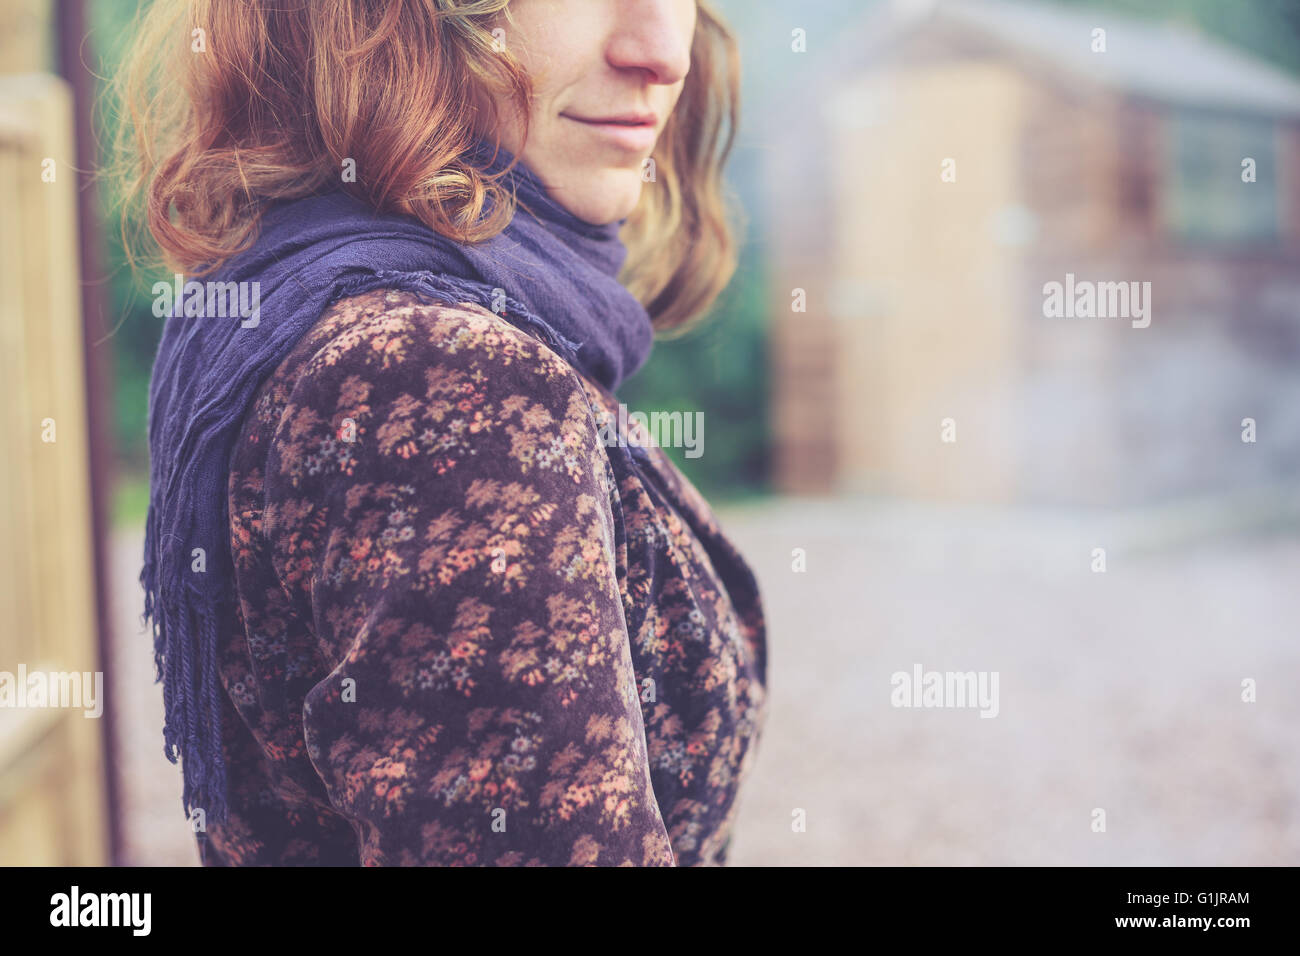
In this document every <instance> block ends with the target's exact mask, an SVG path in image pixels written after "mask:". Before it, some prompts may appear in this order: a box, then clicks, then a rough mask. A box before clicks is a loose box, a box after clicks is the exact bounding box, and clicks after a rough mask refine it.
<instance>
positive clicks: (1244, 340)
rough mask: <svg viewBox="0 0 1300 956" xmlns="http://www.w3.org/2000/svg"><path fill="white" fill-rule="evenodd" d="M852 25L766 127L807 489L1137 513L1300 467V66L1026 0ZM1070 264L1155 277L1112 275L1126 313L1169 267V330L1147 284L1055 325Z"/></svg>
mask: <svg viewBox="0 0 1300 956" xmlns="http://www.w3.org/2000/svg"><path fill="white" fill-rule="evenodd" d="M841 41H842V43H841V45H840V46H839V47H838V48H837V50H836V52H835V53H834V55H833V56H830V55H828V54H825V53H823V54H820V55H821V56H824V57H826V63H825V69H823V70H822V71H821V74H820V77H821V78H820V79H819V80H818V81H817V83H816V85H815V88H814V89H811V90H809V89H806V88H805V89H802V90H800V91H799V95H798V102H792V103H791V104H790V106H789V108H788V109H786V110H783V111H778V112H776V113H774V114H773V116H772V118H771V123H772V126H771V128H770V129H769V130H768V131H767V139H768V141H769V142H770V143H771V153H770V157H771V159H770V163H769V167H768V175H769V177H770V178H769V181H768V183H767V186H766V190H765V192H766V194H767V195H768V196H769V197H771V199H770V201H771V203H772V208H771V209H770V210H768V211H767V212H768V215H769V217H770V222H771V233H772V235H771V250H772V257H771V265H772V273H771V274H772V282H773V290H772V301H773V302H775V303H776V305H775V313H774V316H773V335H772V345H773V350H772V356H773V358H772V361H773V390H774V406H775V407H774V409H773V412H774V414H773V421H774V429H775V432H776V434H775V441H776V476H777V482H778V485H779V487H780V488H781V489H782V490H786V491H793V492H804V493H807V492H828V491H866V492H872V493H880V494H886V495H899V496H909V497H913V496H914V497H923V498H945V499H968V500H980V501H1013V500H1018V501H1033V502H1045V503H1046V502H1050V503H1074V504H1089V503H1109V504H1116V503H1134V502H1138V501H1143V500H1151V499H1156V498H1162V497H1168V496H1175V495H1184V494H1205V493H1210V494H1212V493H1216V492H1219V491H1225V490H1229V489H1242V488H1250V487H1254V486H1266V485H1276V484H1278V483H1281V482H1286V481H1290V480H1294V479H1295V478H1296V477H1297V476H1300V82H1297V81H1296V80H1295V79H1293V78H1292V77H1290V76H1289V75H1287V74H1286V73H1284V72H1282V71H1280V70H1278V69H1277V68H1274V67H1272V66H1270V65H1268V64H1266V63H1264V62H1262V61H1260V60H1258V59H1257V58H1253V57H1252V56H1250V55H1247V54H1245V53H1242V52H1239V51H1237V50H1235V49H1233V48H1230V47H1228V46H1226V45H1224V44H1222V43H1219V42H1216V41H1215V40H1213V39H1211V38H1207V37H1205V36H1201V35H1198V34H1196V33H1194V32H1192V31H1190V30H1189V29H1188V28H1186V27H1181V26H1174V25H1165V24H1155V23H1144V22H1138V21H1134V20H1131V19H1127V18H1124V17H1120V16H1118V15H1115V14H1113V13H1111V12H1109V11H1102V10H1093V9H1087V8H1079V7H1063V6H1049V5H1044V4H1040V3H1025V2H1010V0H947V2H945V0H937V2H925V0H913V2H895V3H882V4H881V5H880V6H879V7H878V8H876V9H874V10H873V11H872V12H870V13H869V14H867V15H866V16H864V18H863V19H861V20H860V21H859V22H857V23H852V24H846V25H845V34H844V36H843V37H842V38H841ZM808 55H810V56H811V55H812V54H808ZM1068 277H1073V278H1072V279H1071V278H1068ZM1052 282H1058V283H1061V284H1062V286H1063V287H1064V286H1066V284H1067V283H1068V282H1074V283H1079V284H1081V283H1118V282H1123V283H1137V286H1135V287H1132V286H1127V285H1126V286H1125V287H1124V288H1123V289H1120V288H1119V287H1117V286H1110V287H1101V291H1102V293H1103V294H1102V296H1101V297H1100V300H1099V302H1102V303H1104V302H1106V301H1109V302H1110V305H1111V311H1112V312H1113V311H1116V310H1117V307H1119V308H1120V309H1122V307H1123V305H1124V303H1123V302H1122V301H1121V300H1122V298H1123V296H1122V293H1123V292H1128V291H1132V292H1137V293H1138V294H1141V290H1142V289H1143V288H1144V286H1143V283H1150V286H1149V289H1150V299H1149V302H1147V303H1146V304H1147V305H1148V306H1149V313H1148V315H1147V319H1148V320H1149V325H1146V326H1145V327H1141V323H1142V322H1143V321H1144V320H1143V319H1142V318H1141V317H1139V316H1138V315H1137V311H1138V307H1139V301H1138V300H1136V299H1135V300H1133V301H1130V302H1129V303H1128V308H1129V312H1130V313H1131V314H1132V315H1133V318H1132V319H1131V320H1130V318H1128V317H1125V315H1121V316H1118V317H1102V316H1101V315H1097V316H1096V317H1088V318H1078V317H1071V318H1065V317H1048V316H1047V315H1045V304H1046V303H1047V294H1046V292H1045V289H1046V288H1047V284H1048V283H1052ZM796 289H801V290H803V291H804V293H805V294H806V300H807V304H806V311H802V312H800V311H795V310H794V308H793V306H794V305H797V301H798V300H797V294H796V293H794V291H793V290H796ZM1080 304H1081V305H1086V304H1085V303H1080ZM1097 311H1098V312H1099V313H1103V312H1105V311H1106V310H1105V308H1104V307H1099V308H1098V310H1097ZM1244 419H1252V420H1253V421H1254V423H1255V425H1254V427H1255V429H1256V436H1255V437H1256V439H1257V440H1256V441H1255V442H1253V443H1252V442H1243V440H1242V436H1243V424H1242V422H1243V420H1244ZM945 420H950V421H949V422H947V425H948V426H949V428H948V434H947V437H949V438H951V437H953V435H954V434H955V438H956V441H944V440H942V439H943V438H944V437H945V436H944V433H943V426H944V423H945Z"/></svg>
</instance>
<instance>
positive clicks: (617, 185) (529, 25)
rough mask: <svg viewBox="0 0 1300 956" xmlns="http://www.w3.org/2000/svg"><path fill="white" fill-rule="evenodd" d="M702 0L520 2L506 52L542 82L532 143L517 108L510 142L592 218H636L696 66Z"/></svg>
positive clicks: (505, 135)
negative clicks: (650, 164) (645, 171)
mask: <svg viewBox="0 0 1300 956" xmlns="http://www.w3.org/2000/svg"><path fill="white" fill-rule="evenodd" d="M695 3H696V0H512V2H511V3H510V8H509V9H510V14H511V16H512V18H513V19H514V26H513V27H511V25H510V24H508V23H502V27H503V28H504V29H505V31H506V34H505V37H504V40H505V46H506V49H507V50H509V51H510V53H511V54H513V55H514V57H515V58H516V59H517V60H518V61H519V62H520V64H521V65H522V66H523V68H524V69H525V70H526V71H527V72H528V75H529V77H530V78H531V79H532V82H533V90H534V96H533V101H532V104H531V107H532V108H531V112H530V116H529V127H528V138H527V142H526V143H523V144H521V142H520V141H521V139H522V138H523V130H522V125H521V124H520V123H519V122H518V119H517V117H514V116H513V114H512V111H511V110H510V109H509V107H508V106H505V107H504V108H503V109H502V118H503V122H504V123H505V129H504V130H503V131H502V137H501V141H502V145H504V146H505V147H506V148H507V149H509V150H510V151H511V152H512V153H514V154H515V155H516V156H518V157H519V158H520V159H521V160H522V161H523V162H524V163H526V164H527V165H528V167H529V168H530V169H532V171H533V172H535V173H536V174H537V175H538V177H540V179H541V180H542V182H543V183H545V184H546V187H547V188H548V189H549V190H550V192H551V196H552V197H553V198H554V199H555V200H556V201H557V202H558V203H560V205H562V206H563V207H564V208H565V209H567V210H568V211H569V212H571V213H573V214H574V215H575V216H577V217H578V218H579V219H582V220H584V221H586V222H589V223H593V224H598V225H599V224H604V223H610V222H616V221H617V220H619V219H623V218H625V217H626V216H628V215H630V214H631V212H632V210H633V209H634V208H635V206H636V203H637V199H638V197H639V196H640V195H641V186H642V183H643V180H642V168H643V165H644V160H645V159H646V157H648V156H650V154H651V152H652V150H653V149H654V145H655V141H656V140H657V139H658V138H659V133H660V132H661V131H662V130H663V128H664V124H665V123H666V122H667V121H668V116H669V114H670V113H671V112H672V109H673V107H674V106H675V105H676V104H677V98H678V96H680V95H681V92H682V84H683V83H684V82H685V78H686V73H687V71H688V70H689V69H690V65H691V39H692V37H693V36H694V34H695Z"/></svg>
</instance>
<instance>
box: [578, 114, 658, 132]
mask: <svg viewBox="0 0 1300 956" xmlns="http://www.w3.org/2000/svg"><path fill="white" fill-rule="evenodd" d="M561 115H562V116H567V117H568V118H569V119H572V120H577V121H578V122H579V123H592V124H595V125H598V126H603V125H615V126H649V127H651V128H652V129H653V128H655V127H657V126H658V125H659V117H657V116H655V114H654V113H619V114H618V115H616V116H578V115H576V114H574V113H562V114H561Z"/></svg>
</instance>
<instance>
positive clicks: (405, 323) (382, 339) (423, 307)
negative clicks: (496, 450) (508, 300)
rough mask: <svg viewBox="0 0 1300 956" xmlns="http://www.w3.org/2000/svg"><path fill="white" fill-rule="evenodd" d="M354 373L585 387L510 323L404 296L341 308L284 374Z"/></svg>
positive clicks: (470, 307)
mask: <svg viewBox="0 0 1300 956" xmlns="http://www.w3.org/2000/svg"><path fill="white" fill-rule="evenodd" d="M352 366H356V367H358V368H366V369H369V370H371V371H372V372H383V373H399V372H400V371H401V370H403V369H404V368H407V367H413V368H418V369H420V370H421V371H425V372H427V371H429V370H432V369H439V368H444V369H451V368H469V367H472V368H474V369H476V370H478V371H480V372H482V373H484V374H486V373H488V372H491V371H495V372H496V373H497V377H498V379H501V378H502V377H504V378H505V379H507V380H509V381H514V382H516V383H518V382H519V381H522V380H527V379H529V378H536V379H537V380H538V382H537V384H541V383H543V382H558V383H560V384H562V385H565V386H569V387H573V386H575V385H576V384H577V381H576V379H577V373H576V371H575V370H574V369H573V367H572V366H571V365H569V363H568V362H566V361H565V360H564V359H563V358H561V357H560V356H559V355H557V354H556V353H555V352H554V351H553V350H552V349H551V348H550V347H549V346H547V345H546V343H544V342H542V341H541V340H540V339H538V338H536V337H535V336H533V335H530V334H529V333H528V332H526V331H524V330H522V329H520V328H518V327H516V326H515V325H513V324H512V323H510V322H509V321H507V320H506V319H505V318H503V317H502V316H499V315H497V314H495V313H493V312H490V311H489V310H487V309H485V308H483V307H482V306H481V305H478V304H477V303H472V302H462V303H457V304H454V305H452V304H447V303H441V302H430V301H427V300H425V299H423V298H421V297H420V296H418V295H416V294H415V293H412V292H406V291H402V290H398V289H375V290H372V291H369V292H365V293H362V294H360V295H355V296H350V297H347V298H344V299H340V300H338V301H336V302H334V303H333V304H332V305H330V306H329V307H328V308H327V309H326V310H325V312H324V313H322V315H321V318H320V319H319V321H318V322H317V323H316V324H315V325H314V326H313V327H312V329H311V330H310V331H309V332H308V333H307V334H306V335H305V336H303V338H302V340H301V341H300V342H299V343H298V345H297V346H296V347H295V348H294V350H293V352H291V353H290V355H289V356H288V358H287V359H286V360H285V362H284V365H283V366H282V368H281V369H279V370H278V372H280V373H283V374H285V375H287V376H289V377H295V378H297V377H301V376H303V375H308V376H310V375H318V374H329V370H332V369H337V368H338V367H345V368H346V367H352ZM335 374H336V373H335Z"/></svg>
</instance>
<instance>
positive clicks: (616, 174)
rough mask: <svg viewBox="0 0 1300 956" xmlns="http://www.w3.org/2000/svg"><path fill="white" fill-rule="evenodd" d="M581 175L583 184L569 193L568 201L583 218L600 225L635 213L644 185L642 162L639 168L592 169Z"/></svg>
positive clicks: (572, 208) (575, 212)
mask: <svg viewBox="0 0 1300 956" xmlns="http://www.w3.org/2000/svg"><path fill="white" fill-rule="evenodd" d="M577 178H578V181H579V182H580V183H581V187H580V189H579V190H576V191H575V192H574V193H573V194H571V195H570V196H568V197H566V199H567V202H565V205H566V206H567V207H568V209H569V211H570V212H572V213H573V214H574V215H575V216H577V217H578V218H579V219H581V220H583V221H584V222H589V223H591V224H592V225H597V226H603V225H605V224H607V223H611V222H618V221H619V220H620V219H626V218H627V217H628V216H630V215H632V211H633V210H635V209H636V204H637V202H638V201H640V199H641V187H642V186H643V185H644V183H643V182H642V181H641V167H640V165H638V166H637V167H636V168H635V169H615V168H609V167H606V168H603V169H597V170H591V171H588V172H584V173H582V174H580V175H579V176H578V177H577ZM557 198H558V197H557Z"/></svg>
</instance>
